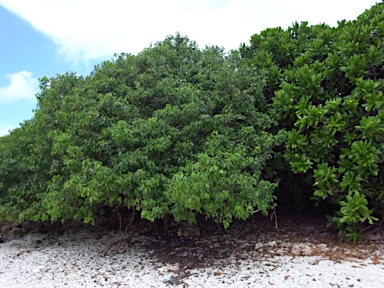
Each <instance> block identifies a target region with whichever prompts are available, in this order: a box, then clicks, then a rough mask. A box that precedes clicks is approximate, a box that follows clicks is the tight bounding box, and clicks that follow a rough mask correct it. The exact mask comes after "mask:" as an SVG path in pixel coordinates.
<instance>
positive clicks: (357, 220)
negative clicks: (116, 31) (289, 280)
mask: <svg viewBox="0 0 384 288" xmlns="http://www.w3.org/2000/svg"><path fill="white" fill-rule="evenodd" d="M383 43H384V5H383V4H376V5H375V6H373V7H372V8H371V9H369V10H366V11H365V12H364V13H363V14H362V15H360V16H359V17H358V18H357V19H356V20H354V21H349V22H348V21H340V22H339V24H338V26H337V27H334V28H333V27H329V26H327V25H325V24H319V25H313V26H310V25H308V23H307V22H302V23H294V24H293V25H292V27H289V28H287V29H285V30H284V29H282V28H280V27H278V28H270V29H267V30H265V31H262V32H261V33H260V34H255V35H253V36H252V37H251V40H250V44H249V45H246V44H243V45H241V46H240V48H239V50H237V51H231V52H229V53H225V52H224V49H223V48H220V47H216V46H210V47H205V48H204V49H200V48H199V47H198V46H197V44H196V43H195V42H194V41H191V40H189V39H188V38H187V37H185V36H181V35H180V34H176V35H175V36H168V37H167V38H166V39H165V40H163V41H160V42H157V43H156V44H154V45H152V46H151V47H149V48H146V49H144V50H143V51H142V52H141V53H139V54H138V55H131V54H127V53H122V54H119V55H115V57H114V58H113V59H112V60H110V61H105V62H103V63H101V64H100V65H98V66H96V67H95V68H94V70H93V71H92V73H90V75H88V76H79V75H76V74H75V73H70V72H68V73H66V74H63V75H57V76H56V77H52V78H47V77H44V78H42V79H40V92H39V94H38V95H37V100H38V107H37V109H36V111H35V114H34V117H33V118H32V119H31V120H28V121H26V122H24V123H23V124H22V125H21V127H20V128H17V129H15V130H14V131H12V132H11V133H10V135H7V136H4V137H1V138H0V218H1V219H7V220H11V221H15V222H20V221H23V220H34V221H47V220H50V221H58V220H60V221H65V220H67V219H76V220H82V221H85V222H91V223H94V221H95V219H96V217H97V212H98V210H99V208H100V207H102V206H109V207H115V206H119V205H125V206H126V207H128V208H129V209H133V210H136V211H138V212H139V213H140V215H141V217H142V218H145V219H148V220H150V221H154V220H155V219H160V218H163V217H165V215H167V214H170V215H172V216H173V217H174V218H175V220H177V221H179V220H187V221H189V222H194V221H196V218H195V217H196V215H197V214H203V215H205V216H206V217H209V218H214V219H215V220H216V221H218V222H220V223H223V225H224V226H225V227H228V226H229V225H230V223H231V222H232V220H233V219H244V220H245V219H247V218H248V217H249V216H250V215H252V214H253V213H256V212H261V213H263V214H267V213H268V210H270V209H273V208H274V207H275V206H276V202H275V200H276V195H275V190H276V188H277V187H278V182H279V179H278V177H277V175H281V174H287V175H290V174H292V173H296V174H304V175H306V176H308V177H306V179H310V180H309V182H310V185H312V186H313V198H314V199H315V200H317V202H318V203H320V202H323V201H328V202H329V203H332V204H333V205H334V207H335V214H334V215H333V217H332V218H331V219H330V220H331V222H332V223H334V225H336V227H337V228H338V229H340V235H346V236H347V239H348V240H352V241H357V240H358V239H359V237H360V233H361V231H362V229H363V227H364V225H366V224H367V223H368V224H372V223H373V222H375V221H377V220H378V218H377V217H382V216H383V214H384V192H383V190H382V186H383V179H384V178H383V177H384V176H383V171H382V170H383V169H382V168H383V159H384V158H383V157H384V156H383V149H384V143H383V133H384V126H383V125H384V124H383V122H384V112H383V107H384V96H383V91H384V80H383V76H384V70H383V64H384V60H383V59H384V48H383V46H384V44H383ZM274 159H275V160H276V159H278V160H279V161H274ZM277 172H278V173H277ZM286 193H288V194H289V193H293V192H292V191H286Z"/></svg>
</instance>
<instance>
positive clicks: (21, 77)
mask: <svg viewBox="0 0 384 288" xmlns="http://www.w3.org/2000/svg"><path fill="white" fill-rule="evenodd" d="M7 78H8V79H9V84H8V85H7V86H6V87H0V103H11V102H14V101H17V100H35V95H36V93H37V91H38V86H39V81H38V80H37V79H35V78H33V74H32V73H31V72H28V71H25V70H23V71H20V72H17V73H14V74H8V75H7Z"/></svg>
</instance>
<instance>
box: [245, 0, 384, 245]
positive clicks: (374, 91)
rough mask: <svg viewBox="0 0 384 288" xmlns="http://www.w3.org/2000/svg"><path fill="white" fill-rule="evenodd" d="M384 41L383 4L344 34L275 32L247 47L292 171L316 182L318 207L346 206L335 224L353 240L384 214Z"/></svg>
mask: <svg viewBox="0 0 384 288" xmlns="http://www.w3.org/2000/svg"><path fill="white" fill-rule="evenodd" d="M383 41H384V5H382V4H377V5H376V6H374V7H372V8H371V9H370V10H367V11H366V12H365V13H363V14H362V15H361V16H360V17H358V19H357V20H355V21H352V22H346V21H342V22H339V26H338V27H337V28H331V27H328V26H326V25H316V26H308V24H307V23H301V24H298V23H295V24H294V25H293V27H290V28H289V29H287V30H282V29H268V30H266V31H263V32H262V33H261V34H260V35H254V36H253V37H252V39H251V45H250V46H248V47H247V46H243V47H242V49H241V53H242V55H243V56H244V57H247V58H250V59H252V61H253V62H254V64H255V66H256V67H258V68H261V69H266V73H267V74H268V76H269V78H268V85H267V86H266V87H265V89H264V90H265V94H266V95H268V96H269V98H270V99H272V102H273V107H274V108H275V109H276V111H277V112H278V113H279V115H280V120H279V122H280V126H279V127H280V128H282V129H286V130H287V141H286V144H285V151H284V157H285V159H287V161H288V162H289V165H290V167H291V170H292V171H293V172H294V173H307V174H309V175H310V176H311V177H310V178H309V179H312V184H313V186H314V197H315V198H316V199H317V200H318V201H322V200H325V199H326V200H329V201H330V202H331V203H335V204H338V205H340V210H339V211H338V212H337V213H336V215H335V217H333V218H332V221H333V222H334V223H335V224H336V226H337V227H338V228H339V229H340V234H341V235H346V236H347V239H348V240H352V241H356V240H357V239H358V238H359V233H360V231H361V228H362V227H363V225H364V224H365V223H366V222H367V223H369V224H372V223H373V221H375V220H377V218H375V217H374V216H373V215H372V214H373V212H375V214H376V215H381V216H382V215H383V213H384V191H383V180H384V174H383V171H382V170H383V160H384V154H383V148H384V95H383V91H384V79H383V78H384V68H383V64H384V47H383V44H384V43H383Z"/></svg>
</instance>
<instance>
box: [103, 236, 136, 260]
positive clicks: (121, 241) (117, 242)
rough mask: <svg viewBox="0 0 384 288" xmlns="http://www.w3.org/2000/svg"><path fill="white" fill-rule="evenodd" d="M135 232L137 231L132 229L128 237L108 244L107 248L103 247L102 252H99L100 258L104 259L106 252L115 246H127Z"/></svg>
mask: <svg viewBox="0 0 384 288" xmlns="http://www.w3.org/2000/svg"><path fill="white" fill-rule="evenodd" d="M137 231H138V229H134V230H132V231H131V232H130V233H129V235H128V237H124V239H119V240H116V241H113V242H111V243H109V244H108V245H107V246H105V247H104V248H103V250H101V251H100V256H101V257H105V256H106V255H107V253H108V251H109V250H110V249H111V248H112V247H114V246H116V245H119V244H125V245H129V244H130V243H131V239H132V237H133V236H134V235H135V234H136V232H137Z"/></svg>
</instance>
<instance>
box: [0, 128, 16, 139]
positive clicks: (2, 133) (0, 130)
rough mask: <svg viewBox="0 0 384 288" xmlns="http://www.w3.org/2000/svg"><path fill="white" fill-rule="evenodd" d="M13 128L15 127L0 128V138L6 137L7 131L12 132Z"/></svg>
mask: <svg viewBox="0 0 384 288" xmlns="http://www.w3.org/2000/svg"><path fill="white" fill-rule="evenodd" d="M15 128H16V127H14V126H3V127H1V126H0V137H1V136H5V135H8V134H9V131H11V130H13V129H15Z"/></svg>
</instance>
